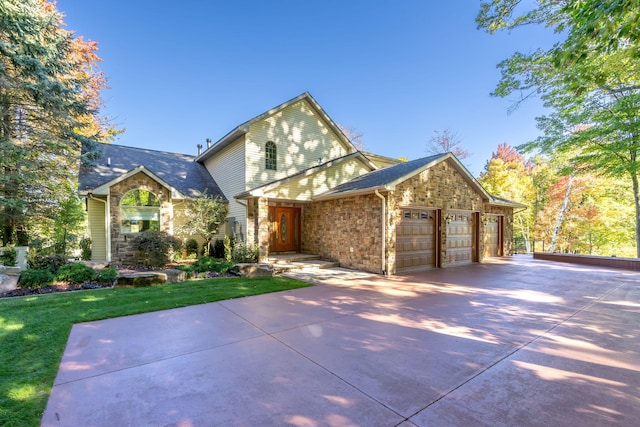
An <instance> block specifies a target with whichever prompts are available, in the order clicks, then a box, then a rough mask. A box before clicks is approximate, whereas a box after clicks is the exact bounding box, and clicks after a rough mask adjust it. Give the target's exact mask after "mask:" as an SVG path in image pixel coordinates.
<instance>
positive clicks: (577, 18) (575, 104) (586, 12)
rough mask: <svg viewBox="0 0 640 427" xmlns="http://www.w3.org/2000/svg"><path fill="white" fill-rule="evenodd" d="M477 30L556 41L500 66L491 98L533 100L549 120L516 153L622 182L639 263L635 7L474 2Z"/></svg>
mask: <svg viewBox="0 0 640 427" xmlns="http://www.w3.org/2000/svg"><path fill="white" fill-rule="evenodd" d="M476 21H477V23H478V27H479V28H482V29H484V30H486V31H487V32H488V33H490V34H493V33H495V32H496V31H500V30H506V31H511V30H514V29H516V28H518V27H522V26H526V25H531V24H534V25H536V24H537V25H544V26H546V27H547V28H549V29H550V30H552V31H555V32H556V34H558V35H559V36H558V37H559V38H560V37H562V39H561V40H560V41H558V42H557V43H555V44H554V45H553V46H551V47H549V48H547V49H543V48H540V49H537V50H535V51H534V52H532V53H528V54H523V53H520V52H516V53H514V54H513V55H512V56H511V57H510V58H508V59H506V60H504V61H503V62H501V63H500V64H499V65H498V66H499V68H500V69H501V72H502V77H501V79H500V81H499V82H498V85H497V87H496V90H495V91H494V93H493V95H495V96H501V97H507V96H509V97H512V96H513V95H514V94H515V95H519V100H518V101H517V102H518V103H519V102H522V101H524V100H526V99H528V98H530V97H532V96H540V98H541V99H542V100H543V102H544V105H545V106H546V107H547V108H548V109H549V111H550V113H549V114H547V115H545V116H543V117H539V118H538V127H539V128H540V129H541V130H542V131H543V135H542V136H541V137H540V138H538V139H537V140H536V141H532V142H530V143H528V144H525V145H523V146H522V148H524V149H526V150H528V151H530V152H542V153H545V154H548V155H556V154H559V153H573V155H574V156H575V157H574V160H575V162H576V164H580V165H588V166H589V167H590V168H591V169H592V170H593V171H595V172H597V173H599V174H600V175H601V176H603V177H610V178H614V179H619V178H623V177H624V178H626V179H628V180H629V181H630V183H631V186H630V192H629V195H628V197H629V198H632V199H633V203H634V207H635V221H634V223H635V240H636V256H637V257H640V120H638V117H640V85H639V84H638V82H639V81H640V62H639V61H638V57H639V55H640V26H639V25H638V22H640V7H638V3H637V1H636V0H633V1H631V0H608V1H602V0H567V1H551V0H539V1H536V2H529V3H527V4H524V2H521V1H519V0H486V1H484V0H483V1H482V2H481V7H480V13H479V14H478V16H477V19H476Z"/></svg>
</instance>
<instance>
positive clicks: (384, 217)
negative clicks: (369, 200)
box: [375, 188, 388, 276]
mask: <svg viewBox="0 0 640 427" xmlns="http://www.w3.org/2000/svg"><path fill="white" fill-rule="evenodd" d="M375 195H376V196H378V197H379V198H380V199H382V262H381V263H382V268H381V272H382V275H383V276H386V275H387V274H388V273H387V269H386V266H387V260H386V253H387V199H385V198H384V196H383V195H382V194H380V193H379V192H378V189H377V188H376V190H375Z"/></svg>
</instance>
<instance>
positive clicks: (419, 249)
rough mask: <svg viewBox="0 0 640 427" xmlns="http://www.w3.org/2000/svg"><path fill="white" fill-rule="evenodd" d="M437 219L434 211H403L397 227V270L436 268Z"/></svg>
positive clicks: (405, 209)
mask: <svg viewBox="0 0 640 427" xmlns="http://www.w3.org/2000/svg"><path fill="white" fill-rule="evenodd" d="M435 218H436V211H435V210H433V209H426V208H425V209H421V208H411V209H408V208H403V209H402V218H401V219H400V222H399V223H398V225H397V227H396V270H398V271H407V270H411V269H420V268H426V267H434V266H435V246H436V245H435V240H436V239H435Z"/></svg>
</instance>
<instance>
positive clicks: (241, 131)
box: [196, 92, 357, 162]
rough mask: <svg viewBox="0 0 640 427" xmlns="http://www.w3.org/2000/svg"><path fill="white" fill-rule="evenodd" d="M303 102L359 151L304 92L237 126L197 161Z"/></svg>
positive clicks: (197, 159)
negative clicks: (260, 123)
mask: <svg viewBox="0 0 640 427" xmlns="http://www.w3.org/2000/svg"><path fill="white" fill-rule="evenodd" d="M302 100H306V101H307V102H309V104H310V105H311V107H313V109H314V110H315V111H316V112H317V113H318V114H319V115H320V117H322V118H323V119H324V121H325V122H327V123H328V124H329V126H330V127H331V128H332V129H333V131H334V132H335V133H336V135H337V136H338V138H340V139H341V140H342V142H343V143H344V144H345V145H348V146H349V147H351V151H352V152H353V151H357V149H356V148H355V147H354V145H353V144H352V143H351V141H350V140H349V138H347V137H346V136H345V134H344V133H343V132H342V131H341V130H340V128H339V127H338V125H337V124H336V123H335V122H334V121H333V120H332V119H331V117H329V115H328V114H327V113H326V112H325V111H324V110H323V109H322V107H321V106H320V104H318V101H316V100H315V99H314V98H313V97H312V96H311V94H310V93H309V92H304V93H302V94H300V95H298V96H296V97H295V98H292V99H290V100H288V101H286V102H284V103H282V104H280V105H278V106H277V107H274V108H272V109H270V110H268V111H265V112H264V113H262V114H259V115H257V116H255V117H254V118H252V119H250V120H247V121H246V122H244V123H242V124H241V125H239V126H237V127H236V128H234V129H232V130H231V131H230V132H229V133H227V134H226V135H225V136H223V137H222V138H220V139H219V140H218V141H216V142H215V143H214V144H212V145H211V146H210V147H207V149H206V150H205V151H204V152H203V153H202V154H200V155H199V156H198V157H196V161H198V162H203V161H205V160H207V159H208V158H210V157H211V156H213V155H214V154H216V153H218V152H219V151H220V150H222V149H224V148H225V147H226V146H228V145H229V144H231V143H232V142H233V141H235V140H236V139H238V138H239V137H241V136H242V135H245V134H246V133H248V132H249V127H250V126H251V125H252V124H254V123H257V122H259V121H261V120H264V119H266V118H268V117H271V116H273V115H274V114H277V113H279V112H280V111H282V110H284V109H285V108H287V107H289V106H291V105H293V104H295V103H297V102H299V101H302Z"/></svg>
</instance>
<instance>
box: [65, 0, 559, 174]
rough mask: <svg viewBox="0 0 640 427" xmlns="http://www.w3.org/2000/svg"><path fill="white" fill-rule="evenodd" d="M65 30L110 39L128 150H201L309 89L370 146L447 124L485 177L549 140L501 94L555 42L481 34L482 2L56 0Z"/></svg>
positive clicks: (535, 35)
mask: <svg viewBox="0 0 640 427" xmlns="http://www.w3.org/2000/svg"><path fill="white" fill-rule="evenodd" d="M57 3H58V9H59V10H60V11H62V12H63V13H64V14H65V15H66V17H65V22H66V24H67V29H69V30H73V31H75V32H76V34H77V35H79V36H80V35H81V36H84V38H85V39H88V40H94V41H97V42H98V43H99V48H100V50H99V52H98V53H99V55H100V56H101V57H102V58H103V62H102V64H101V66H100V68H101V70H103V71H104V72H105V74H106V75H107V77H108V79H109V85H110V87H111V88H110V89H109V90H107V91H105V92H104V94H103V97H104V100H105V104H106V108H105V110H104V113H105V114H107V115H108V116H110V117H111V118H112V119H113V122H114V124H115V125H116V126H117V127H122V128H125V129H126V132H125V133H124V134H122V135H120V136H119V137H118V139H117V140H116V141H115V143H117V144H122V145H129V146H133V147H145V148H153V149H158V150H166V151H174V152H181V153H187V154H195V152H196V145H197V144H198V143H202V144H204V141H205V139H206V138H207V137H209V138H211V139H212V140H213V141H216V140H217V139H219V138H221V137H222V136H224V134H226V133H227V132H228V131H229V130H231V129H232V128H234V127H235V126H237V125H239V124H240V123H242V122H244V121H246V120H248V119H250V118H252V117H254V116H255V115H257V114H260V113H262V112H264V111H266V110H268V109H270V108H272V107H274V106H276V105H278V104H280V103H282V102H284V101H287V100H289V99H291V98H293V97H295V96H297V95H299V94H300V93H302V92H304V91H309V92H310V93H311V94H312V95H313V97H314V98H315V99H316V100H317V101H318V102H319V103H320V105H322V107H323V108H324V109H325V111H326V112H327V113H328V114H329V115H330V116H331V117H332V118H333V119H334V121H336V122H337V123H340V124H342V125H344V126H346V127H353V128H355V129H356V130H357V131H359V132H363V133H364V144H365V146H366V149H367V150H368V151H371V152H374V153H378V154H382V155H385V156H389V157H401V156H402V157H408V158H409V159H415V158H418V157H424V156H425V155H426V154H427V153H426V145H427V142H428V141H429V140H430V139H431V137H432V136H434V131H436V130H438V131H443V130H444V129H450V130H451V131H452V132H454V133H456V134H457V135H458V136H459V137H460V138H461V139H462V144H461V145H462V146H463V147H464V148H466V149H467V150H468V151H470V152H471V153H472V154H473V155H472V156H471V157H470V158H469V159H467V160H465V161H464V162H465V164H467V165H468V167H469V169H470V171H471V172H472V173H473V174H474V175H475V176H478V175H479V173H480V172H482V170H483V168H484V165H485V163H486V162H487V160H488V159H489V158H490V157H491V153H492V152H493V151H495V150H496V147H497V146H498V144H500V143H502V142H507V143H509V144H511V145H513V146H516V145H519V144H521V143H524V142H527V141H529V140H532V139H534V138H535V137H536V136H538V130H537V129H536V123H535V117H537V116H539V115H541V114H542V112H543V110H542V107H541V104H540V102H539V101H537V100H535V101H528V102H527V103H526V104H524V105H523V106H522V107H520V108H519V109H518V110H516V111H515V112H513V113H511V114H508V111H507V110H508V107H509V106H510V105H511V104H512V102H513V99H501V98H492V97H490V95H489V94H490V92H491V91H492V90H493V89H494V88H495V85H496V83H497V82H498V79H499V77H500V74H499V70H498V69H497V68H496V64H497V63H498V62H500V61H501V60H503V59H506V58H507V57H509V56H510V55H511V54H512V53H514V52H515V51H521V52H531V51H533V50H535V49H536V48H539V47H544V46H548V45H549V44H550V43H551V41H552V39H553V34H549V32H548V31H547V30H544V29H542V28H533V27H531V28H526V29H522V30H517V31H514V32H512V33H511V34H507V33H502V34H497V35H493V36H490V35H488V34H486V33H484V32H482V31H479V30H477V29H476V24H475V21H474V19H475V16H476V14H477V12H478V9H479V4H480V2H479V1H478V0H447V1H436V0H427V1H425V0H422V1H420V0H402V1H400V0H394V1H391V0H389V1H379V0H368V1H348V0H342V1H338V0H326V1H322V2H304V1H294V0H283V1H280V0H278V1H248V0H234V1H204V0H203V1H194V0H183V1H180V2H156V1H154V2H151V1H131V0H126V1H125V0H110V1H88V0H85V1H80V0H58V2H57Z"/></svg>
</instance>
